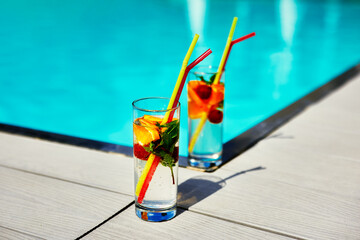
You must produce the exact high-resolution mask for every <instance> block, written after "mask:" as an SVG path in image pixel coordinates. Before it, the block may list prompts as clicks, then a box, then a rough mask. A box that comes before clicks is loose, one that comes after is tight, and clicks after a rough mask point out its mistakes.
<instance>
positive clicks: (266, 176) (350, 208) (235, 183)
mask: <svg viewBox="0 0 360 240" xmlns="http://www.w3.org/2000/svg"><path fill="white" fill-rule="evenodd" d="M359 83H360V78H359V79H358V80H357V81H355V82H352V83H351V84H349V86H347V87H350V88H351V90H350V91H349V93H347V91H348V90H347V88H344V89H342V91H344V92H345V94H344V93H343V92H339V93H341V95H340V96H337V95H336V94H337V93H336V94H334V95H331V96H330V97H329V99H330V98H331V99H332V98H333V97H334V98H336V101H333V100H331V101H329V102H330V103H331V104H329V102H328V101H327V100H324V101H322V102H320V103H318V104H316V105H314V106H313V107H312V108H309V109H308V110H307V111H305V112H304V113H302V114H300V115H299V116H298V117H296V118H295V119H294V120H292V121H290V122H289V123H288V124H286V125H285V126H283V127H281V128H280V129H278V130H277V131H275V132H274V133H273V134H272V136H270V137H268V138H267V139H265V140H263V141H261V142H259V143H258V144H257V145H256V146H254V147H253V148H252V149H250V150H248V151H247V152H245V153H243V154H242V155H240V156H239V157H237V158H236V159H235V160H233V161H231V162H229V163H228V164H226V165H225V166H223V167H222V169H220V170H218V171H217V172H215V174H213V175H212V177H213V178H214V177H218V178H219V180H218V181H216V182H218V183H222V185H224V186H221V187H219V186H216V184H212V185H213V187H212V189H213V190H210V191H209V190H208V189H209V188H198V189H197V190H194V187H195V184H189V187H188V189H189V190H188V191H190V189H192V191H193V195H195V196H202V197H201V198H200V200H201V201H195V202H194V203H192V204H191V205H190V206H189V208H190V210H191V211H195V212H201V213H206V214H209V215H211V216H215V217H220V218H224V219H229V220H230V219H231V220H233V221H236V222H241V223H245V224H249V225H253V226H258V227H261V228H264V229H269V230H273V231H276V232H284V233H287V234H290V235H293V236H298V237H301V238H311V239H314V238H315V239H359V237H360V187H359V184H358V183H359V182H360V174H359V173H360V161H359V160H360V159H359V157H360V148H359V147H358V146H359V143H360V141H359V132H358V131H359V123H360V121H359V120H360V117H359V111H360V102H359V101H353V99H354V97H356V96H357V95H356V96H354V95H351V94H354V93H355V92H356V94H357V92H359V91H360V84H359ZM354 88H356V89H357V91H354V90H353V89H354ZM350 93H351V94H350ZM342 106H344V108H342ZM349 109H352V112H349ZM247 170H249V171H247ZM221 179H223V181H221ZM189 181H190V180H189ZM194 183H195V182H194ZM184 184H185V183H184ZM209 184H210V183H208V185H209ZM210 185H211V184H210ZM210 189H211V188H210ZM215 190H216V194H213V193H212V192H214V191H215ZM196 192H197V193H196ZM220 204H221V206H223V207H219V206H220Z"/></svg>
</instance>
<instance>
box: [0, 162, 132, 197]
mask: <svg viewBox="0 0 360 240" xmlns="http://www.w3.org/2000/svg"><path fill="white" fill-rule="evenodd" d="M0 167H3V168H8V169H12V170H15V171H19V172H24V173H29V174H33V175H37V176H41V177H47V178H51V179H54V180H59V181H63V182H67V183H72V184H77V185H80V186H84V187H90V188H95V189H98V190H102V191H107V192H111V193H116V194H121V195H125V196H133V195H132V194H127V193H121V192H117V191H113V190H110V189H106V188H101V187H97V186H93V185H89V184H85V183H80V182H75V181H71V180H67V179H63V178H59V177H54V176H50V175H46V174H42V173H37V172H32V171H28V170H25V169H21V168H15V167H11V166H7V165H4V164H0Z"/></svg>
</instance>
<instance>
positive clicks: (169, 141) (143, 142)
mask: <svg viewBox="0 0 360 240" xmlns="http://www.w3.org/2000/svg"><path fill="white" fill-rule="evenodd" d="M168 103H169V98H143V99H139V100H136V101H134V102H133V132H134V141H133V147H134V170H135V174H134V176H135V208H136V214H137V216H138V217H140V218H141V219H143V220H147V221H165V220H169V219H171V218H173V217H174V216H175V214H176V198H177V183H178V179H177V175H178V159H179V113H180V104H177V106H176V107H174V108H171V109H167V107H168Z"/></svg>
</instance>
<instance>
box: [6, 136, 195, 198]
mask: <svg viewBox="0 0 360 240" xmlns="http://www.w3.org/2000/svg"><path fill="white" fill-rule="evenodd" d="M0 142H1V144H0V153H1V154H0V166H1V165H2V166H6V167H11V168H15V169H21V170H24V171H29V172H34V173H37V174H41V175H46V176H51V177H53V178H58V179H63V180H66V181H71V182H76V183H81V184H84V185H87V186H93V187H97V188H100V189H106V190H110V191H114V192H118V193H123V194H127V195H129V196H133V194H134V193H133V186H134V183H133V181H134V175H133V174H134V173H133V171H134V169H133V159H132V158H131V157H126V156H124V155H121V154H113V153H107V152H102V151H96V150H92V149H87V148H82V147H76V146H70V145H64V144H59V143H55V142H49V141H45V140H40V139H34V138H30V137H24V136H18V135H13V134H8V133H1V132H0ZM179 172H180V174H179V182H181V181H183V180H186V179H187V178H189V177H192V176H195V175H196V174H198V172H196V171H195V172H194V171H189V170H184V169H179Z"/></svg>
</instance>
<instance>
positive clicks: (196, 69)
mask: <svg viewBox="0 0 360 240" xmlns="http://www.w3.org/2000/svg"><path fill="white" fill-rule="evenodd" d="M203 69H204V70H203ZM212 69H214V71H206V70H212ZM217 70H218V67H217V66H213V65H200V66H196V67H194V68H193V69H191V70H190V72H191V73H193V74H195V75H205V74H215V73H217Z"/></svg>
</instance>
